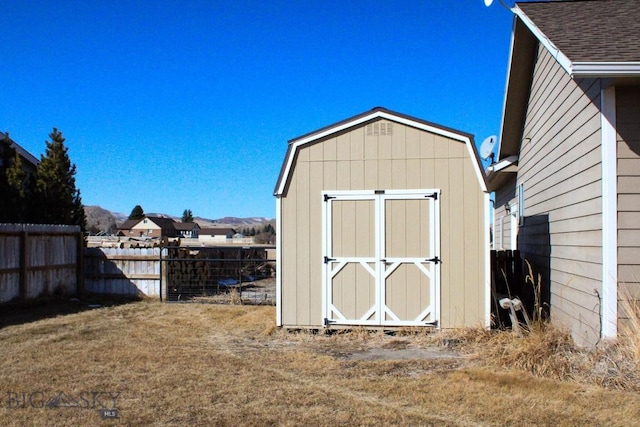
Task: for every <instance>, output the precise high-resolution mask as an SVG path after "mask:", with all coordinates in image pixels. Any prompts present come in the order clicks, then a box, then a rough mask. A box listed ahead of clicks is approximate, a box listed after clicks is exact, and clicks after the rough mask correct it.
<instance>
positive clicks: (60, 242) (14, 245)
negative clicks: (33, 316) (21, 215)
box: [0, 224, 83, 302]
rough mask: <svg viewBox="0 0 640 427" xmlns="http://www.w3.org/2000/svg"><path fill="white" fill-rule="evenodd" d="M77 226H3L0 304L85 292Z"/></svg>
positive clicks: (81, 241) (0, 256) (0, 232)
mask: <svg viewBox="0 0 640 427" xmlns="http://www.w3.org/2000/svg"><path fill="white" fill-rule="evenodd" d="M82 246H83V236H82V232H81V230H80V227H78V226H69V225H35V224H0V302H7V301H12V300H22V301H25V300H28V299H32V298H37V297H39V296H46V295H51V294H75V293H77V292H78V291H81V290H82V275H81V271H82V270H81V266H82V251H81V248H82Z"/></svg>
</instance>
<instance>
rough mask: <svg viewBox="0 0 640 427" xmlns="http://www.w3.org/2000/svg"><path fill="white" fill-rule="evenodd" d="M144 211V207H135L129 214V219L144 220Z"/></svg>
mask: <svg viewBox="0 0 640 427" xmlns="http://www.w3.org/2000/svg"><path fill="white" fill-rule="evenodd" d="M144 216H145V215H144V210H142V206H140V205H135V207H134V208H133V209H132V210H131V213H130V214H129V219H142V218H144Z"/></svg>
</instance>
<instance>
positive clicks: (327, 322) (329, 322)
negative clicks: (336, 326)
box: [323, 317, 336, 327]
mask: <svg viewBox="0 0 640 427" xmlns="http://www.w3.org/2000/svg"><path fill="white" fill-rule="evenodd" d="M323 323H324V326H325V327H327V326H329V325H330V324H332V323H336V321H335V320H329V319H327V318H326V317H325V318H324V322H323Z"/></svg>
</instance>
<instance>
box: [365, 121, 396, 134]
mask: <svg viewBox="0 0 640 427" xmlns="http://www.w3.org/2000/svg"><path fill="white" fill-rule="evenodd" d="M392 134H393V123H391V122H375V123H371V124H368V125H367V136H377V135H392Z"/></svg>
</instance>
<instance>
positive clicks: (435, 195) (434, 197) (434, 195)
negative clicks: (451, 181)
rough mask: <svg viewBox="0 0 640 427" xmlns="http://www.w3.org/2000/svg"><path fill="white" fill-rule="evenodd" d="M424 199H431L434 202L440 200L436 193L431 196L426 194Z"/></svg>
mask: <svg viewBox="0 0 640 427" xmlns="http://www.w3.org/2000/svg"><path fill="white" fill-rule="evenodd" d="M424 197H430V198H432V199H433V200H438V193H436V192H434V193H431V194H426V195H425V196H424Z"/></svg>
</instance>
